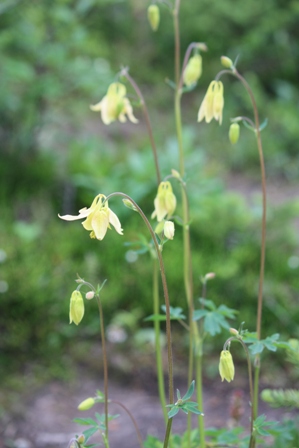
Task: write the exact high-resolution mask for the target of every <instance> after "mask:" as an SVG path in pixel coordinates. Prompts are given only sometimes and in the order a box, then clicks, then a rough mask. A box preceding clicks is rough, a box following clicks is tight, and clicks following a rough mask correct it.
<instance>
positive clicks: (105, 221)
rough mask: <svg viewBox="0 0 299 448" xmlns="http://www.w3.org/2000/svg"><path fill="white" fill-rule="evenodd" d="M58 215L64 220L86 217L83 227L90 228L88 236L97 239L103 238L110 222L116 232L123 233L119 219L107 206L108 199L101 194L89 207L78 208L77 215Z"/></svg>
mask: <svg viewBox="0 0 299 448" xmlns="http://www.w3.org/2000/svg"><path fill="white" fill-rule="evenodd" d="M58 216H59V218H61V219H64V220H65V221H75V220H77V219H82V218H86V219H85V221H83V222H82V225H83V227H84V229H86V230H90V231H91V232H90V237H91V238H96V239H98V240H102V239H103V238H104V236H105V235H106V232H107V230H108V229H110V228H111V227H110V224H112V225H113V227H114V228H115V230H116V231H117V233H119V234H120V235H122V234H123V229H122V228H121V224H120V221H119V219H118V217H117V216H116V214H115V213H114V212H113V211H112V210H110V208H109V207H108V201H107V200H106V196H104V195H103V194H98V195H97V196H96V197H95V198H94V200H93V202H92V204H91V206H90V207H89V208H86V207H84V208H82V209H81V210H79V215H77V216H73V215H64V216H60V215H58Z"/></svg>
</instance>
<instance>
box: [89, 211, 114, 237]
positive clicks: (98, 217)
mask: <svg viewBox="0 0 299 448" xmlns="http://www.w3.org/2000/svg"><path fill="white" fill-rule="evenodd" d="M91 226H92V230H93V231H94V234H95V236H96V238H97V239H98V240H102V239H103V238H104V236H105V235H106V232H107V229H108V226H109V213H108V211H107V210H97V211H96V212H95V213H94V214H93V216H92V220H91ZM88 230H89V229H88Z"/></svg>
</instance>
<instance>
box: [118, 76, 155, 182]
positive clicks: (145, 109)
mask: <svg viewBox="0 0 299 448" xmlns="http://www.w3.org/2000/svg"><path fill="white" fill-rule="evenodd" d="M121 75H123V76H125V77H126V78H127V80H128V81H129V82H130V84H131V86H132V87H133V89H134V90H135V92H136V94H137V95H138V97H139V100H140V103H141V107H142V111H143V115H144V118H145V123H146V127H147V132H148V135H149V139H150V143H151V147H152V151H153V157H154V163H155V168H156V176H157V182H158V184H160V182H161V174H160V168H159V163H158V153H157V147H156V143H155V140H154V135H153V130H152V125H151V121H150V117H149V113H148V110H147V107H146V102H145V100H144V97H143V95H142V93H141V90H140V89H139V87H138V85H137V83H136V81H135V80H134V79H133V78H132V77H131V76H130V75H129V73H128V69H127V68H124V69H123V70H122V71H121Z"/></svg>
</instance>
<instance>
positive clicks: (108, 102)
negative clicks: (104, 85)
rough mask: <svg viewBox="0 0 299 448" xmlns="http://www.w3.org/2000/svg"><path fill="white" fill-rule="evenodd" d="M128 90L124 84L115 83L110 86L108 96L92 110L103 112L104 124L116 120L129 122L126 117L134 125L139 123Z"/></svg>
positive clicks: (92, 107) (91, 107)
mask: <svg viewBox="0 0 299 448" xmlns="http://www.w3.org/2000/svg"><path fill="white" fill-rule="evenodd" d="M126 93H127V89H126V86H125V85H124V84H121V83H120V82H114V83H113V84H110V86H109V88H108V91H107V94H106V95H105V96H104V98H103V99H102V100H101V101H100V102H99V103H97V104H95V105H94V106H90V109H91V110H92V111H94V112H101V116H102V120H103V123H104V124H110V123H112V122H113V121H115V120H119V121H120V122H121V123H124V122H125V121H127V118H126V116H127V117H128V118H129V120H130V121H131V122H132V123H138V120H137V118H135V117H134V115H133V108H132V106H131V103H130V101H129V100H128V98H127V97H126Z"/></svg>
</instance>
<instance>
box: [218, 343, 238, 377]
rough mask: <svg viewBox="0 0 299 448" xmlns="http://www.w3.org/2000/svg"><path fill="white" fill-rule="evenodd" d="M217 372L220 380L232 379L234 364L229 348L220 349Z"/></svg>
mask: <svg viewBox="0 0 299 448" xmlns="http://www.w3.org/2000/svg"><path fill="white" fill-rule="evenodd" d="M219 373H220V376H221V381H223V380H226V381H227V382H229V383H230V382H231V381H232V380H233V379H234V376H235V366H234V362H233V358H232V355H231V352H230V351H229V350H222V352H221V354H220V362H219Z"/></svg>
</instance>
